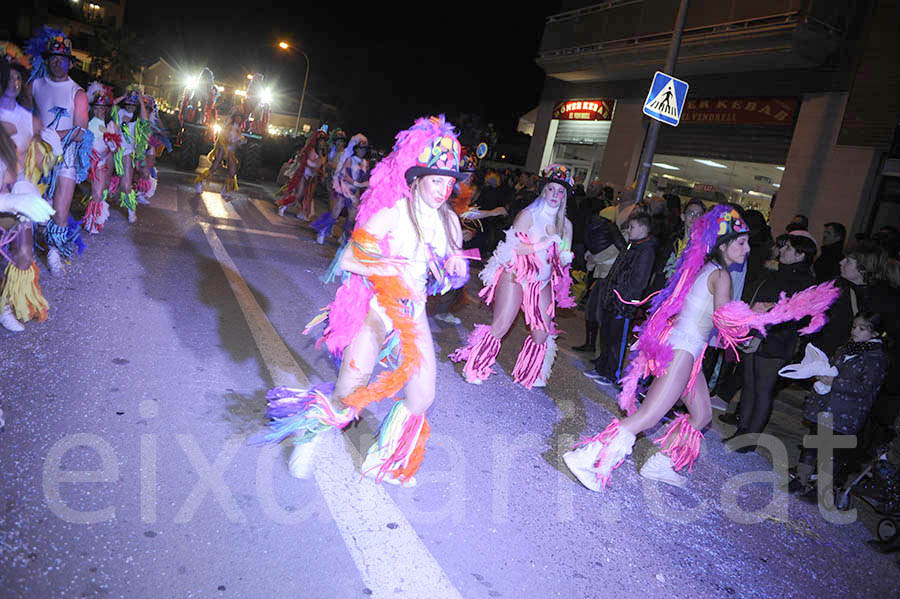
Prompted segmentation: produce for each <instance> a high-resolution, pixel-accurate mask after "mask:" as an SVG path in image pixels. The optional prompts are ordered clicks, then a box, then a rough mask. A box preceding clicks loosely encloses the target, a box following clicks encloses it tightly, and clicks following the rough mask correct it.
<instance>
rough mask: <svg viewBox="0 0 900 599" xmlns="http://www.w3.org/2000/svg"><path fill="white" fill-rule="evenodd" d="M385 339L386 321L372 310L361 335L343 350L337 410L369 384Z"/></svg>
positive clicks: (337, 384) (337, 385)
mask: <svg viewBox="0 0 900 599" xmlns="http://www.w3.org/2000/svg"><path fill="white" fill-rule="evenodd" d="M386 336H387V330H386V329H385V326H384V321H382V320H381V317H380V316H378V314H376V313H375V311H374V310H369V315H368V316H367V317H366V321H365V323H364V324H363V326H362V328H361V329H360V331H359V333H357V334H356V337H354V338H353V341H351V342H350V345H349V346H347V348H346V349H344V359H343V361H342V362H341V372H340V374H338V379H337V382H335V384H334V394H333V395H332V401H333V403H334V406H335V408H336V409H338V410H343V409H344V405H343V399H344V398H345V397H347V396H348V395H350V394H351V393H353V392H354V391H356V390H357V389H359V388H360V387H364V386H366V385H367V384H368V383H369V379H370V378H372V371H374V370H375V364H376V363H377V362H378V354H379V352H380V351H381V345H382V344H383V343H384V339H385V337H386ZM432 353H433V352H432Z"/></svg>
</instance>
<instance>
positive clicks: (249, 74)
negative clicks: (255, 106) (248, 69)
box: [247, 73, 253, 81]
mask: <svg viewBox="0 0 900 599" xmlns="http://www.w3.org/2000/svg"><path fill="white" fill-rule="evenodd" d="M247 79H249V80H250V81H253V73H247Z"/></svg>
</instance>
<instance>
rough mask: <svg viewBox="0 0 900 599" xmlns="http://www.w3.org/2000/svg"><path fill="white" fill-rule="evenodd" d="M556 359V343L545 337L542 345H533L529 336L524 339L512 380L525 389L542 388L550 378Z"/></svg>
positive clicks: (532, 339)
mask: <svg viewBox="0 0 900 599" xmlns="http://www.w3.org/2000/svg"><path fill="white" fill-rule="evenodd" d="M555 359H556V341H555V340H554V337H552V336H551V337H547V339H546V340H545V341H544V342H543V343H540V344H538V343H535V342H534V338H533V337H532V336H531V335H528V336H527V337H525V343H523V344H522V351H520V352H519V357H518V359H517V360H516V366H515V368H513V373H512V374H513V380H514V381H515V382H517V383H519V384H520V385H522V386H523V387H525V388H526V389H531V388H532V387H534V386H537V387H544V386H546V384H547V379H548V378H550V369H551V368H553V361H554V360H555Z"/></svg>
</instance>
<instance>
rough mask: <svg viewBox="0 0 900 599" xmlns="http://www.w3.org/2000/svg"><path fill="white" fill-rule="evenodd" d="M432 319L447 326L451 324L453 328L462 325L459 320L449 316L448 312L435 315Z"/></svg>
mask: <svg viewBox="0 0 900 599" xmlns="http://www.w3.org/2000/svg"><path fill="white" fill-rule="evenodd" d="M434 318H435V320H440V321H441V322H446V323H447V324H452V325H454V326H456V325H460V324H462V321H461V320H460V319H459V318H457V317H456V316H454V315H452V314H450V313H449V312H445V313H442V314H435V315H434Z"/></svg>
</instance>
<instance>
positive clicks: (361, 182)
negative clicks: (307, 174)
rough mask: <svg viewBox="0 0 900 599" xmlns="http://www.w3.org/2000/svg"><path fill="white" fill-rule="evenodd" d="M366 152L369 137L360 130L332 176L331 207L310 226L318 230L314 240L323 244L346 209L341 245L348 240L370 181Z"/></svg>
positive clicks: (345, 149) (343, 153)
mask: <svg viewBox="0 0 900 599" xmlns="http://www.w3.org/2000/svg"><path fill="white" fill-rule="evenodd" d="M368 151H369V140H368V139H366V136H365V135H363V134H362V133H357V134H356V135H354V136H353V137H351V138H350V143H349V144H348V145H347V147H346V148H344V150H343V152H341V155H340V157H339V159H338V161H337V166H336V167H335V169H334V176H333V177H332V179H331V210H330V211H329V212H325V213H324V214H322V216H320V217H319V218H317V219H316V221H315V222H314V223H313V224H312V228H313V229H315V230H316V231H317V232H318V235H317V236H316V243H318V244H323V243H325V237H326V236H328V235H329V234H330V233H331V231H332V229H333V228H334V225H335V223H337V219H338V217H339V216H340V215H341V212H342V211H346V212H347V220H346V221H344V232H343V234H342V235H341V239H340V241H339V244H340V245H344V243H345V242H346V240H347V239H349V237H350V232H351V231H352V230H353V225H354V223H355V222H356V210H357V206H358V205H359V196H360V194H361V193H362V190H363V189H365V188H366V187H367V186H368V184H369V161H368V160H366V153H367V152H368Z"/></svg>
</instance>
